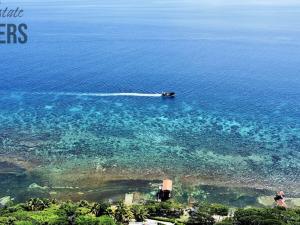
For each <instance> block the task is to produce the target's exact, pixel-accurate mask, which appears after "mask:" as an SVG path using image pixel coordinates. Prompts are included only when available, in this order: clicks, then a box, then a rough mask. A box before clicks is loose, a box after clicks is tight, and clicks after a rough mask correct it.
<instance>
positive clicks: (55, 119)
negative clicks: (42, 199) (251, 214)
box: [0, 0, 300, 199]
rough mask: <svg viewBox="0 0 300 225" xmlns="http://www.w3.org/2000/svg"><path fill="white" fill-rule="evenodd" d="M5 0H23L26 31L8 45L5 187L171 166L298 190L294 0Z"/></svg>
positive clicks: (179, 171)
mask: <svg viewBox="0 0 300 225" xmlns="http://www.w3.org/2000/svg"><path fill="white" fill-rule="evenodd" d="M4 4H5V5H7V6H20V7H22V8H24V10H25V15H24V18H22V19H21V20H19V22H20V21H21V22H26V23H27V24H28V26H29V31H28V34H29V42H28V44H26V45H2V46H0V53H1V61H0V71H1V72H0V74H1V75H0V156H1V160H0V167H1V168H0V176H1V180H0V183H1V190H0V196H5V195H11V196H14V197H16V198H17V199H22V198H24V196H27V195H32V193H33V192H42V193H43V194H45V192H47V194H49V195H51V196H56V195H59V193H60V192H62V193H65V192H68V193H69V192H72V193H74V194H75V195H78V196H83V197H85V198H88V199H93V198H100V197H104V196H106V193H110V194H108V195H117V194H123V193H125V192H126V191H128V190H129V191H130V190H131V191H132V190H135V187H137V186H139V187H140V188H141V189H142V190H143V191H145V192H147V190H148V189H151V187H148V186H149V185H150V184H149V183H148V182H144V181H140V182H137V181H134V180H141V179H142V180H149V182H150V180H160V179H163V178H165V177H171V178H172V179H173V180H175V181H176V185H178V186H180V185H187V186H193V185H194V186H195V184H197V185H218V186H221V187H224V188H223V189H220V190H219V189H218V188H216V189H218V190H217V191H218V192H222V193H226V190H227V191H228V189H227V188H228V187H252V188H256V189H255V190H254V191H253V190H251V191H249V192H251V193H252V194H253V195H256V194H257V193H260V191H259V190H258V189H267V190H271V191H274V190H277V189H279V188H284V189H285V190H286V191H288V193H289V194H290V195H293V196H297V195H299V194H300V190H299V186H300V185H299V184H300V153H299V150H300V105H299V102H300V88H299V87H300V42H299V41H300V38H299V37H300V16H299V15H300V14H299V13H300V4H299V3H297V1H250V0H247V1H243V2H242V3H240V1H226V2H225V1H215V2H213V3H212V2H211V1H201V0H200V1H196V0H191V1H177V0H166V1H162V0H159V1H136V0H130V1H124V0H121V1H107V0H104V1H93V0H88V1H77V0H75V1H64V2H63V3H62V2H58V1H50V0H47V1H42V2H41V1H35V0H34V1H22V2H20V1H19V2H18V1H13V2H9V3H8V2H2V5H4ZM169 90H171V91H175V92H176V93H177V97H176V98H174V99H163V98H161V97H157V96H155V95H153V96H151V95H150V96H101V95H99V93H143V94H157V93H161V92H162V91H169ZM128 179H129V180H130V179H131V181H128V182H127V183H126V182H125V181H124V180H128ZM111 180H113V181H111ZM120 180H122V182H123V183H122V182H121V183H118V182H117V184H115V183H112V184H111V183H108V184H107V183H106V184H105V185H106V186H103V187H104V188H103V189H102V191H100V189H99V187H100V186H101V185H102V184H103V183H105V182H106V181H109V182H116V181H120ZM124 182H125V184H124ZM32 183H36V184H38V185H39V186H42V187H44V188H41V187H39V188H34V185H33V186H30V185H31V184H32ZM191 184H193V185H191ZM116 186H118V187H119V188H117V187H116ZM150 186H151V185H150ZM32 187H33V188H32ZM112 187H114V188H115V189H114V188H112ZM225 187H226V188H225ZM97 188H98V189H97ZM193 188H194V189H193V191H194V192H195V193H196V194H195V195H197V193H198V194H199V193H200V194H199V195H203V194H201V193H203V192H201V191H200V192H199V190H198V188H197V187H196V188H195V187H193ZM37 189H38V191H37ZM186 189H188V188H186ZM202 189H205V190H206V191H207V193H210V191H209V190H210V188H208V187H207V186H205V188H202ZM33 190H34V191H33ZM70 190H72V191H70ZM103 190H106V192H105V191H103ZM197 191H198V192H197ZM262 192H264V191H262ZM62 195H63V194H62ZM58 197H59V196H58ZM78 198H79V197H78Z"/></svg>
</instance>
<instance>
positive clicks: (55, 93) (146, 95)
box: [34, 92, 162, 97]
mask: <svg viewBox="0 0 300 225" xmlns="http://www.w3.org/2000/svg"><path fill="white" fill-rule="evenodd" d="M34 94H39V95H57V96H59V95H61V96H91V97H111V96H133V97H161V96H162V95H161V94H147V93H77V92H36V93H34Z"/></svg>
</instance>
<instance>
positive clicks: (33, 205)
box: [24, 198, 51, 211]
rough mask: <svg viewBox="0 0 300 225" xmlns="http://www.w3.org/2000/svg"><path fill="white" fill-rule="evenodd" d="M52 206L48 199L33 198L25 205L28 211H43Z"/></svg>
mask: <svg viewBox="0 0 300 225" xmlns="http://www.w3.org/2000/svg"><path fill="white" fill-rule="evenodd" d="M50 204H51V203H50V201H49V200H47V199H40V198H31V199H29V200H28V201H27V202H26V203H25V205H24V208H25V209H26V210H28V211H42V210H44V209H45V208H48V207H49V206H50Z"/></svg>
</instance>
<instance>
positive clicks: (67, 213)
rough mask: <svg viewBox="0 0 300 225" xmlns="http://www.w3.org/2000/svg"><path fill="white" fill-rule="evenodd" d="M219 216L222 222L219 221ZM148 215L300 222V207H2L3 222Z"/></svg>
mask: <svg viewBox="0 0 300 225" xmlns="http://www.w3.org/2000/svg"><path fill="white" fill-rule="evenodd" d="M230 210H235V213H234V216H232V217H228V214H229V211H230ZM216 216H219V218H221V219H222V221H221V222H216V221H215V218H216ZM147 218H151V219H156V220H160V221H166V222H172V223H175V224H176V225H192V224H200V225H300V209H285V208H248V209H229V207H227V206H224V205H220V204H198V205H196V206H195V207H193V208H188V207H187V206H185V205H182V204H180V203H177V202H174V201H167V202H161V203H159V202H146V203H144V204H143V205H133V206H126V205H124V204H123V203H122V202H118V203H116V204H113V205H110V204H107V203H89V202H87V201H81V202H78V203H74V202H58V201H56V200H49V199H39V198H33V199H29V200H28V201H27V202H26V203H23V204H16V205H14V204H9V205H7V206H5V207H3V208H1V209H0V224H1V225H73V224H74V225H119V224H128V223H129V222H130V221H134V220H135V221H138V222H139V221H144V220H145V219H147Z"/></svg>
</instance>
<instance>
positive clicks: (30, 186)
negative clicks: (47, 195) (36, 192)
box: [28, 183, 48, 190]
mask: <svg viewBox="0 0 300 225" xmlns="http://www.w3.org/2000/svg"><path fill="white" fill-rule="evenodd" d="M28 188H29V189H40V190H46V189H48V187H47V186H40V185H38V184H36V183H32V184H30V185H29V187H28Z"/></svg>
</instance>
